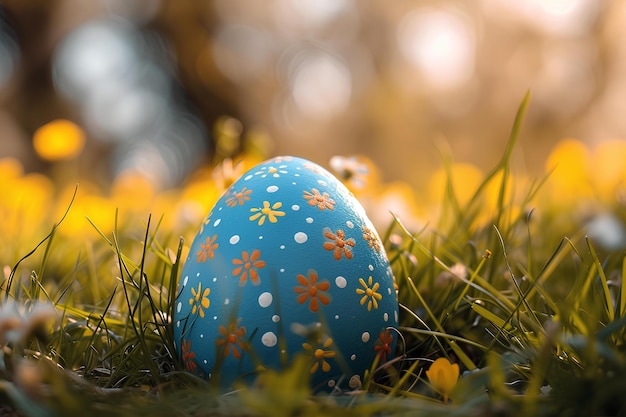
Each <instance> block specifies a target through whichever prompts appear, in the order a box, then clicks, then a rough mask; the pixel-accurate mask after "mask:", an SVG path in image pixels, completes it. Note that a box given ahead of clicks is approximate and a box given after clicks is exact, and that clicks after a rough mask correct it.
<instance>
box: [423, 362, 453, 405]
mask: <svg viewBox="0 0 626 417" xmlns="http://www.w3.org/2000/svg"><path fill="white" fill-rule="evenodd" d="M426 376H427V377H428V380H429V381H430V384H431V385H432V387H433V389H434V390H435V391H437V393H439V394H440V395H441V396H442V397H443V402H444V403H447V402H448V396H449V395H450V393H451V392H452V390H453V389H454V387H455V386H456V382H457V380H458V379H459V365H458V364H457V363H450V361H449V360H448V359H446V358H438V359H437V360H435V362H433V363H432V365H430V368H429V369H428V370H427V371H426Z"/></svg>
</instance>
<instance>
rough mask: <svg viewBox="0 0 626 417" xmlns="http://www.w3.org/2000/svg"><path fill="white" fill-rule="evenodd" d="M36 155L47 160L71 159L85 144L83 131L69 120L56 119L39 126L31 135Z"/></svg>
mask: <svg viewBox="0 0 626 417" xmlns="http://www.w3.org/2000/svg"><path fill="white" fill-rule="evenodd" d="M33 146H34V148H35V151H36V152H37V155H39V156H40V157H41V158H42V159H45V160H48V161H58V160H61V159H72V158H75V157H77V156H78V154H80V153H81V151H82V150H83V147H84V146H85V132H83V130H82V129H81V128H80V126H78V125H76V124H75V123H72V122H70V121H69V120H64V119H57V120H53V121H51V122H50V123H47V124H45V125H43V126H41V127H40V128H39V129H37V131H35V135H34V136H33Z"/></svg>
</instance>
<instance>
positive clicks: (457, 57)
mask: <svg viewBox="0 0 626 417" xmlns="http://www.w3.org/2000/svg"><path fill="white" fill-rule="evenodd" d="M397 39H398V44H399V48H400V51H401V52H402V53H403V55H404V56H405V58H406V59H407V60H408V61H409V62H410V63H411V64H413V65H414V66H415V67H416V69H417V70H418V71H419V72H420V73H421V75H422V76H423V77H424V78H425V81H426V83H432V84H433V86H434V87H435V88H443V89H448V88H450V89H453V88H456V87H460V86H462V85H463V84H465V83H466V82H467V81H468V80H469V79H470V78H471V77H472V75H473V74H474V60H475V48H476V40H475V36H474V32H473V30H472V28H471V27H470V25H469V24H468V22H467V21H466V19H464V17H463V16H462V15H460V14H458V13H452V12H448V11H444V10H436V9H422V8H420V9H416V10H414V11H412V12H410V13H409V14H407V15H406V16H405V17H404V18H403V19H402V21H401V22H400V24H399V28H398V33H397Z"/></svg>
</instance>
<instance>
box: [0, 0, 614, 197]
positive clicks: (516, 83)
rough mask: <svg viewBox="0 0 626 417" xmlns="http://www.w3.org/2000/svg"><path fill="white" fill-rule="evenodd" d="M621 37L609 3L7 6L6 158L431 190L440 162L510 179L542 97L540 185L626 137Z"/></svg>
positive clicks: (76, 2) (38, 0) (177, 176)
mask: <svg viewBox="0 0 626 417" xmlns="http://www.w3.org/2000/svg"><path fill="white" fill-rule="evenodd" d="M623 39H626V3H624V2H620V1H608V0H607V1H601V2H600V1H596V0H524V1H510V0H477V1H471V2H469V1H448V0H436V1H434V0H432V1H428V0H424V1H415V0H410V1H408V0H407V1H404V0H396V1H393V2H389V1H356V0H272V1H263V2H252V1H245V0H213V1H209V0H194V1H192V0H179V1H159V0H99V1H83V0H3V1H1V2H0V158H1V157H14V158H17V159H18V160H19V161H21V163H22V164H23V166H24V169H25V170H26V172H43V173H49V172H50V171H51V170H57V171H58V170H64V174H65V175H66V176H69V177H87V178H90V179H91V180H94V181H96V182H99V183H100V184H103V185H106V184H107V183H109V182H110V181H111V180H112V179H113V178H115V177H116V176H118V175H119V174H120V173H122V172H125V171H128V170H132V171H136V172H140V173H142V174H143V175H145V176H146V177H148V178H150V180H151V181H152V182H153V183H154V184H156V185H157V186H158V187H161V188H167V187H172V186H176V185H178V184H180V183H181V181H183V180H184V179H185V178H186V177H187V176H188V175H189V174H190V173H191V172H192V171H193V170H195V169H197V168H198V167H199V166H202V165H203V164H206V163H215V162H216V161H219V160H221V159H223V158H227V157H230V156H233V155H235V154H237V153H239V152H241V151H242V150H246V151H251V150H252V151H254V150H255V149H256V150H262V151H259V152H262V153H265V154H266V155H268V156H269V155H278V154H294V155H299V156H303V157H306V158H308V159H311V160H313V161H315V162H318V163H320V164H322V165H325V166H328V161H329V160H330V158H331V157H332V156H333V155H350V154H363V155H365V156H367V157H368V158H370V159H371V160H372V161H373V162H374V163H375V165H377V166H378V167H379V168H380V170H381V172H382V174H383V176H384V178H385V180H389V181H395V180H404V181H407V182H409V183H411V184H413V185H415V186H418V187H419V186H422V185H423V184H424V183H426V182H427V181H426V177H428V173H429V172H432V171H433V170H434V169H436V168H437V167H439V166H440V165H441V154H442V153H443V154H451V155H453V157H454V159H455V160H456V161H464V162H468V163H471V164H474V165H476V166H478V167H480V168H482V169H487V168H489V167H491V166H493V165H494V164H495V163H496V161H497V160H498V159H499V158H500V156H501V155H502V151H503V149H504V145H505V142H506V139H507V137H508V134H509V132H510V128H511V125H512V121H513V117H514V115H515V111H516V109H517V107H518V105H519V103H520V101H521V99H522V98H523V96H524V94H525V92H526V91H527V90H528V89H531V91H532V95H533V99H532V102H531V105H530V109H529V112H528V115H527V118H526V120H525V123H524V128H523V131H522V143H521V144H520V151H519V152H518V154H519V155H518V156H517V161H516V162H517V163H519V164H520V165H521V166H523V167H524V169H526V170H527V171H528V172H530V173H533V172H540V173H542V172H543V171H544V163H545V158H546V155H547V154H548V153H549V150H550V149H551V148H552V147H553V146H554V145H555V143H556V142H558V141H559V140H561V139H563V138H566V137H575V138H578V139H580V140H582V141H584V142H586V143H588V144H591V145H593V144H595V143H599V142H601V141H604V140H609V139H622V138H626V134H625V133H626V117H624V114H625V113H626V100H624V97H626V43H625V42H623ZM229 135H230V136H232V137H242V138H243V139H244V140H243V141H231V142H229V141H224V140H222V141H217V140H215V138H216V137H217V136H219V137H222V138H223V137H229ZM63 159H72V161H73V162H72V164H71V166H66V165H63V163H59V162H58V161H62V160H63Z"/></svg>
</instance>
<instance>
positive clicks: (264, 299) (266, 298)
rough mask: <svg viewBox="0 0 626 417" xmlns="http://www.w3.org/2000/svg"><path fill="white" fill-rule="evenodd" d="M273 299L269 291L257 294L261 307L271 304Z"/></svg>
mask: <svg viewBox="0 0 626 417" xmlns="http://www.w3.org/2000/svg"><path fill="white" fill-rule="evenodd" d="M273 299H274V297H272V294H271V293H269V292H264V293H263V294H261V295H259V305H260V306H261V307H263V308H267V307H269V306H270V305H271V304H272V300H273Z"/></svg>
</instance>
